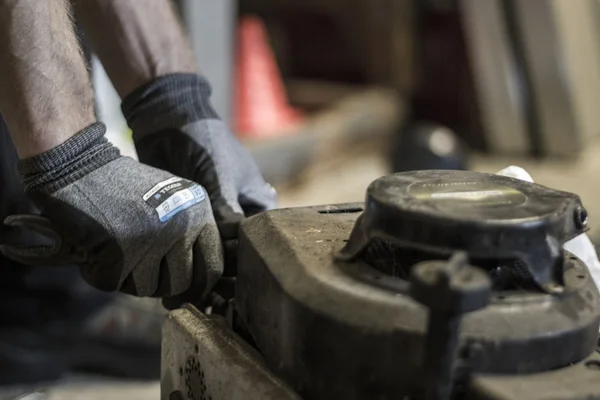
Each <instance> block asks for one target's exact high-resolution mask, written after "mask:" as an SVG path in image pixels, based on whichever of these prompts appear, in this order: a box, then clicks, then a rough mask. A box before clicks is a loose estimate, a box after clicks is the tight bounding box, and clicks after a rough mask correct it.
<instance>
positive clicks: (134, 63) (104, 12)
mask: <svg viewBox="0 0 600 400" xmlns="http://www.w3.org/2000/svg"><path fill="white" fill-rule="evenodd" d="M74 5H75V13H76V17H77V20H78V22H79V23H80V24H81V25H82V26H83V27H84V30H85V33H86V38H87V39H88V40H89V41H90V43H91V45H92V47H93V49H94V52H95V53H96V54H97V55H98V57H99V58H100V60H101V61H102V64H103V66H104V68H105V70H106V72H107V74H108V76H109V77H110V79H111V81H112V83H113V85H114V86H115V88H116V90H117V93H119V95H120V96H121V98H124V97H125V96H127V95H128V94H130V93H131V92H133V90H134V89H136V88H138V87H140V86H142V85H144V84H146V83H148V82H150V81H152V80H153V79H155V78H157V77H159V76H164V75H168V74H173V73H196V72H198V68H197V66H196V60H195V57H194V53H193V51H192V49H191V47H190V45H189V43H188V40H187V37H186V35H185V33H184V31H183V29H182V25H181V23H180V21H179V18H178V16H177V14H176V10H175V8H174V5H173V1H171V0H136V1H123V0H74Z"/></svg>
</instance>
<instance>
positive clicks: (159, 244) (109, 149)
mask: <svg viewBox="0 0 600 400" xmlns="http://www.w3.org/2000/svg"><path fill="white" fill-rule="evenodd" d="M104 132H105V127H104V125H102V124H93V125H91V126H89V127H87V128H86V129H84V130H82V131H81V132H79V133H78V134H76V135H75V136H73V137H72V138H70V139H69V140H67V141H66V142H65V143H63V144H62V145H60V146H58V147H57V148H55V149H52V150H50V151H48V152H46V153H43V154H41V155H38V156H35V157H32V158H30V159H26V160H23V161H20V163H19V171H20V173H21V175H22V177H23V180H24V183H25V187H26V191H27V193H28V194H29V196H30V197H31V198H32V199H33V201H34V202H35V204H36V205H37V206H38V208H39V209H40V211H41V216H33V215H19V216H12V217H9V218H8V219H7V220H6V222H5V223H6V224H8V225H13V226H19V227H22V228H26V229H30V230H34V231H37V232H38V233H41V234H43V235H45V236H47V237H48V238H50V239H52V240H53V243H51V244H49V245H48V246H35V247H26V246H24V247H14V246H2V247H1V248H0V250H1V251H2V253H3V254H4V255H5V256H6V257H8V258H11V259H13V260H15V261H17V262H21V263H23V264H27V265H32V264H33V265H36V264H44V265H52V264H76V265H79V266H80V269H81V273H82V275H83V277H84V278H85V280H86V281H87V282H88V283H90V284H91V285H93V286H95V287H97V288H98V289H101V290H105V291H113V290H120V291H122V292H125V293H129V294H133V295H137V296H154V297H170V296H179V297H182V296H183V297H186V300H191V299H196V300H199V299H201V298H202V297H203V296H205V295H206V294H207V293H208V291H209V290H210V289H211V287H212V285H214V283H215V282H216V281H217V280H218V279H219V277H220V275H221V273H222V269H223V253H222V244H221V241H220V236H219V231H218V228H217V225H216V222H215V220H214V218H213V215H212V209H211V206H210V202H209V201H208V198H207V196H206V194H205V192H204V189H203V188H202V187H201V186H199V185H198V184H196V183H194V182H191V181H188V180H185V179H183V178H180V177H177V176H174V175H172V174H171V173H168V172H165V171H161V170H158V169H155V168H152V167H149V166H146V165H143V164H141V163H139V162H137V161H135V160H133V159H131V158H127V157H121V156H120V153H119V151H118V150H117V149H116V148H115V147H114V146H112V145H111V144H110V143H109V142H108V141H107V140H106V139H105V138H104V137H103V135H104Z"/></svg>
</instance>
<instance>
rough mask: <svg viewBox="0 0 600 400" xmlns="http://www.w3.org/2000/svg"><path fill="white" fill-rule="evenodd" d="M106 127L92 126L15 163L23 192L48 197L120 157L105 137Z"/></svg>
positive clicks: (102, 125)
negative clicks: (42, 194) (56, 145)
mask: <svg viewBox="0 0 600 400" xmlns="http://www.w3.org/2000/svg"><path fill="white" fill-rule="evenodd" d="M105 133H106V127H105V126H104V124H102V123H94V124H92V125H90V126H88V127H86V128H84V129H82V130H81V131H79V132H78V133H76V134H75V135H73V136H72V137H71V138H69V139H68V140H67V141H66V142H64V143H63V144H61V145H59V146H58V147H55V148H53V149H51V150H48V151H46V152H44V153H42V154H39V155H37V156H34V157H30V158H26V159H24V160H21V161H19V163H18V166H17V169H18V172H19V174H20V175H21V178H22V179H23V183H24V185H25V191H26V192H27V193H32V192H36V193H44V194H51V193H54V192H56V191H57V190H60V189H61V188H63V187H65V186H67V185H69V184H71V183H73V182H75V181H77V180H79V179H80V178H82V177H83V176H86V175H87V174H89V173H90V172H92V171H94V170H96V169H98V168H100V167H102V166H103V165H105V164H107V163H109V162H111V161H113V160H115V159H116V158H119V157H120V152H119V149H117V148H116V147H115V146H113V145H112V144H111V143H110V142H109V141H108V140H107V139H106V138H105V137H104V134H105Z"/></svg>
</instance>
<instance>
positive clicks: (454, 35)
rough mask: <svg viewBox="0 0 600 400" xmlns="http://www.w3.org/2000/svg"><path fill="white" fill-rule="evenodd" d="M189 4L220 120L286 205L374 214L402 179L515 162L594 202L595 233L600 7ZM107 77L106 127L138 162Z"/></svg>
mask: <svg viewBox="0 0 600 400" xmlns="http://www.w3.org/2000/svg"><path fill="white" fill-rule="evenodd" d="M177 3H178V6H179V9H180V10H181V14H182V17H183V21H184V22H185V24H186V26H187V28H188V30H189V33H190V36H191V39H192V42H193V45H194V49H195V51H196V53H197V56H198V59H199V63H200V65H201V68H202V71H203V73H204V74H205V75H206V76H208V78H209V80H210V81H211V83H212V85H213V102H214V105H215V107H216V108H217V110H218V112H219V113H220V115H221V116H222V117H223V118H224V119H225V120H226V121H227V122H228V123H229V124H230V126H231V128H232V130H233V131H234V132H236V133H237V134H238V135H239V137H240V139H241V140H242V141H243V142H244V144H245V145H246V146H247V147H248V148H249V149H250V150H251V152H252V154H253V155H254V156H255V158H256V159H257V161H258V162H259V164H260V166H261V169H262V170H263V173H264V174H265V175H266V177H267V179H268V180H269V181H270V182H271V183H273V184H274V185H275V186H276V187H277V188H278V190H279V192H280V197H281V205H282V206H298V205H308V204H326V203H336V202H348V201H357V200H361V199H362V197H363V193H364V190H365V188H366V186H367V185H368V183H369V182H370V181H372V180H373V179H375V178H377V177H379V176H381V175H383V174H386V173H389V172H395V171H402V170H411V169H427V168H451V169H462V168H466V169H472V170H477V171H485V172H495V171H497V170H498V169H500V168H502V167H505V166H507V165H509V164H517V165H520V166H522V167H525V168H526V169H527V170H529V171H530V173H531V174H532V175H533V177H534V179H535V180H536V181H537V182H540V183H542V184H544V185H548V186H551V187H554V188H559V189H564V190H568V191H573V192H576V193H578V194H580V195H581V196H582V198H583V200H584V204H586V205H587V207H588V208H589V210H590V214H591V222H592V233H594V231H593V229H594V228H593V226H594V224H593V222H594V221H595V220H596V219H598V220H600V210H598V211H596V210H595V208H596V207H595V204H596V203H597V202H598V201H597V200H600V189H596V186H595V185H594V184H593V182H594V180H593V176H594V174H595V171H599V173H600V160H599V161H596V159H597V157H595V154H596V151H597V150H596V148H597V147H598V146H599V145H600V144H599V140H598V138H597V136H598V134H599V133H600V112H598V110H597V107H598V104H600V40H598V39H599V38H600V1H598V0H571V1H565V0H528V1H518V0H377V1H372V0H328V1H321V0H238V1H235V0H218V1H217V0H180V1H178V2H177ZM93 66H94V67H93V71H94V81H95V84H96V87H97V94H98V107H99V110H100V117H101V119H103V120H105V122H106V123H107V124H108V126H109V128H110V137H111V139H112V140H113V141H114V142H115V143H117V144H118V145H119V146H121V147H122V148H123V150H124V151H125V152H126V153H128V154H131V155H135V152H134V150H133V146H132V144H131V142H130V140H129V136H128V132H127V127H126V124H125V122H124V120H123V118H122V116H121V115H120V111H119V99H118V97H117V95H116V94H115V93H114V90H113V89H112V87H111V86H110V83H109V81H108V79H107V78H106V76H105V74H104V73H103V71H102V67H101V65H100V64H99V63H97V62H94V63H93ZM596 215H597V216H598V218H595V217H596Z"/></svg>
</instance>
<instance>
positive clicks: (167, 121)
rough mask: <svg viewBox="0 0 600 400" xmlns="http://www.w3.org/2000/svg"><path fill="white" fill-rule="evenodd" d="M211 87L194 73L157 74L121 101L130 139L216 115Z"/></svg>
mask: <svg viewBox="0 0 600 400" xmlns="http://www.w3.org/2000/svg"><path fill="white" fill-rule="evenodd" d="M210 95H211V87H210V84H209V83H208V81H207V80H206V79H204V78H203V77H202V76H200V75H198V74H184V73H180V74H170V75H165V76H162V77H159V78H157V79H155V80H153V81H151V82H150V83H147V84H145V85H143V86H141V87H139V88H137V89H136V90H134V91H133V92H132V93H131V94H129V95H128V96H127V97H125V99H124V100H123V103H122V104H121V110H122V111H123V115H124V116H125V119H126V120H127V123H128V124H129V127H130V128H131V129H132V131H133V139H134V141H136V142H137V141H138V140H140V139H141V138H142V137H144V136H146V135H148V134H151V133H154V132H158V131H161V130H164V129H179V128H181V127H183V126H185V125H187V124H190V123H192V122H196V121H199V120H203V119H219V116H218V115H217V113H216V112H215V110H214V109H213V107H212V105H211V104H210Z"/></svg>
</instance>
